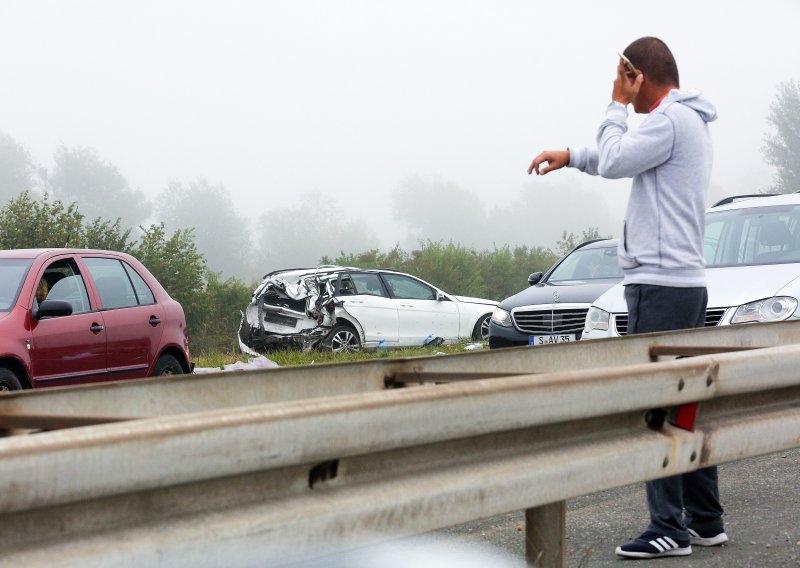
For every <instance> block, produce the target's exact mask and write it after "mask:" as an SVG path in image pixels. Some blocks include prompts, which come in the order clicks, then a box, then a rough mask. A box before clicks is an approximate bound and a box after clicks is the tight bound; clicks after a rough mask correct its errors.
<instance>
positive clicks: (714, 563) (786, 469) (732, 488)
mask: <svg viewBox="0 0 800 568" xmlns="http://www.w3.org/2000/svg"><path fill="white" fill-rule="evenodd" d="M719 475H720V496H721V500H722V505H723V507H724V508H725V531H726V533H727V534H728V537H729V538H730V542H729V543H728V544H727V545H725V546H720V547H714V548H703V547H699V546H695V547H693V553H692V555H691V556H687V557H682V558H658V559H653V560H647V561H637V560H626V559H623V558H619V557H617V556H616V555H615V554H614V548H615V547H616V546H618V545H620V544H623V543H625V542H627V541H628V540H630V539H631V538H635V537H636V536H638V535H639V534H640V533H641V532H642V531H643V530H644V529H645V528H646V526H647V522H648V516H647V506H646V502H645V495H644V484H643V483H642V484H635V485H629V486H626V487H622V488H618V489H614V490H611V491H604V492H601V493H595V494H592V495H586V496H583V497H579V498H576V499H572V500H570V501H568V502H567V549H568V566H571V567H594V566H620V567H621V566H629V565H633V564H641V563H642V562H644V563H645V565H646V566H648V567H653V568H656V567H658V566H671V567H675V568H677V567H678V566H680V567H681V568H684V567H685V568H690V567H704V568H705V567H726V568H727V567H731V566H735V567H737V568H739V567H763V566H769V567H771V566H778V567H784V566H793V567H800V450H791V451H786V452H779V453H775V454H770V455H767V456H761V457H756V458H751V459H748V460H743V461H739V462H735V463H730V464H724V465H722V466H720V470H719ZM524 523H525V521H524V513H523V512H521V511H520V512H516V513H511V514H507V515H500V516H497V517H492V518H489V519H485V520H483V521H478V522H473V523H468V524H465V525H460V526H458V527H453V528H450V529H447V530H443V531H437V532H436V533H433V535H429V536H434V537H439V538H441V539H442V540H443V541H447V542H450V543H451V544H452V543H453V542H455V543H458V542H463V543H464V544H466V543H481V544H484V545H489V546H491V547H493V548H495V549H500V550H502V551H505V552H506V553H508V554H509V555H511V556H512V557H515V558H523V557H524V555H525V540H524V539H525V536H524V535H525V533H524Z"/></svg>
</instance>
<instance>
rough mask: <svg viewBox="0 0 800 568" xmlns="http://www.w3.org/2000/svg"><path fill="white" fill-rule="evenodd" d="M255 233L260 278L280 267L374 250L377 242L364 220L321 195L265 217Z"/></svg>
mask: <svg viewBox="0 0 800 568" xmlns="http://www.w3.org/2000/svg"><path fill="white" fill-rule="evenodd" d="M255 232H256V238H257V239H258V240H257V242H256V248H257V258H258V259H259V267H258V270H259V272H258V275H259V276H262V275H264V274H265V273H267V272H270V271H272V270H277V269H280V268H300V267H311V266H317V265H318V264H320V259H322V258H323V257H333V256H335V255H339V254H341V253H343V252H344V253H347V252H360V251H366V250H369V249H372V248H374V247H375V241H376V240H377V237H376V235H375V233H374V232H373V231H372V230H371V229H369V228H368V227H366V225H365V223H364V222H363V221H362V220H360V219H348V218H347V217H346V216H345V212H344V211H343V210H342V209H341V208H340V207H339V206H338V205H337V204H336V203H335V202H333V201H332V200H331V198H329V197H325V196H323V195H322V194H320V193H308V194H305V195H304V196H302V197H301V198H300V200H299V202H298V203H297V204H296V205H291V206H289V207H283V208H277V209H271V210H269V211H267V212H265V213H263V214H261V215H260V216H259V218H258V222H257V226H256V231H255Z"/></svg>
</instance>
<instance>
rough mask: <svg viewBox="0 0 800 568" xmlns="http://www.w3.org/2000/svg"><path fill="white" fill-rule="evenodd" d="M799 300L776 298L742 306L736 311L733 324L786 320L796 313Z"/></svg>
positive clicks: (732, 319) (786, 297)
mask: <svg viewBox="0 0 800 568" xmlns="http://www.w3.org/2000/svg"><path fill="white" fill-rule="evenodd" d="M796 308H797V300H796V299H794V298H791V297H789V296H775V297H774V298H767V299H765V300H758V301H756V302H750V303H749V304H742V305H741V306H739V307H738V308H737V309H736V313H735V314H733V317H732V318H731V323H748V322H754V321H780V320H785V319H786V318H788V317H789V316H791V315H792V314H793V313H794V310H795V309H796Z"/></svg>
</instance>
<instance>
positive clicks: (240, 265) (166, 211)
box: [156, 179, 252, 278]
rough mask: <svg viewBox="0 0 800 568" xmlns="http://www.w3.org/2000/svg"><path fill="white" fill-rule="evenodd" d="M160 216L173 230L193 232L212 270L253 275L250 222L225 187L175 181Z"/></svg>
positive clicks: (164, 198)
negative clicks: (190, 230) (236, 208)
mask: <svg viewBox="0 0 800 568" xmlns="http://www.w3.org/2000/svg"><path fill="white" fill-rule="evenodd" d="M156 213H157V214H158V217H159V219H161V220H162V221H163V222H164V224H165V225H166V227H168V228H169V229H172V230H176V229H189V228H191V229H193V234H194V242H195V244H196V245H197V248H198V249H199V250H200V251H201V252H202V253H203V255H204V256H205V258H206V263H207V265H208V268H209V270H211V271H213V272H221V273H222V274H224V275H225V276H236V277H240V278H243V277H246V276H249V275H250V272H251V266H250V265H251V259H250V252H251V248H252V247H251V242H250V232H249V226H248V221H247V219H245V218H244V217H242V216H240V215H238V214H237V213H236V210H235V209H234V206H233V200H232V199H231V194H230V192H229V191H228V190H227V189H226V188H225V187H224V186H223V185H221V184H218V185H211V184H210V183H208V182H207V181H206V180H204V179H198V180H196V181H190V182H189V183H187V184H186V185H184V184H182V183H181V182H179V181H177V180H173V181H171V182H170V183H169V184H168V186H167V188H166V189H165V190H164V191H163V192H162V194H161V196H160V198H159V200H158V205H157V211H156Z"/></svg>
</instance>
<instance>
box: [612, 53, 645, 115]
mask: <svg viewBox="0 0 800 568" xmlns="http://www.w3.org/2000/svg"><path fill="white" fill-rule="evenodd" d="M643 82H644V75H642V72H641V71H637V72H636V75H635V76H633V75H631V74H630V73H629V72H628V70H627V69H626V68H625V64H624V63H623V61H622V60H621V59H620V61H619V65H617V78H616V79H614V89H613V90H612V91H611V100H612V101H614V102H617V103H620V104H623V105H626V106H627V105H629V104H630V103H632V102H633V99H634V98H636V95H637V94H638V93H639V89H640V88H641V86H642V83H643Z"/></svg>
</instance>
